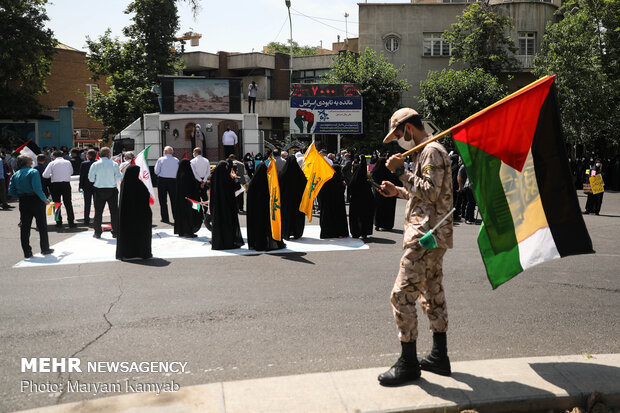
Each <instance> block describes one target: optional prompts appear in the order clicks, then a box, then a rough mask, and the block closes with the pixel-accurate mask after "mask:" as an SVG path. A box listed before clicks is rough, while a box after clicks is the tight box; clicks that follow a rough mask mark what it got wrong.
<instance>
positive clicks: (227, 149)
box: [222, 128, 239, 158]
mask: <svg viewBox="0 0 620 413" xmlns="http://www.w3.org/2000/svg"><path fill="white" fill-rule="evenodd" d="M237 143H239V138H238V137H237V134H236V133H235V132H233V131H231V130H230V128H226V132H224V134H223V135H222V145H224V155H225V157H226V158H228V157H229V156H230V155H234V154H235V152H236V151H235V147H236V146H237Z"/></svg>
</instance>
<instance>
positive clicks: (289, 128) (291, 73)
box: [284, 0, 293, 142]
mask: <svg viewBox="0 0 620 413" xmlns="http://www.w3.org/2000/svg"><path fill="white" fill-rule="evenodd" d="M284 3H285V4H286V8H287V9H288V22H289V28H290V34H291V38H290V40H289V41H290V42H291V55H290V60H289V70H290V76H289V78H288V93H289V100H290V95H291V88H292V87H293V20H292V19H291V0H284ZM288 131H289V136H290V140H291V142H292V141H293V127H292V125H291V124H290V120H289V126H288Z"/></svg>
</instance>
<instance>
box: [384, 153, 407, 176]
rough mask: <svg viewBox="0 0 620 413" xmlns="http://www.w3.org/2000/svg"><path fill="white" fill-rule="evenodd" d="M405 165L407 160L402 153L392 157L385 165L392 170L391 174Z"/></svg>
mask: <svg viewBox="0 0 620 413" xmlns="http://www.w3.org/2000/svg"><path fill="white" fill-rule="evenodd" d="M404 165H405V158H403V155H402V154H400V153H397V154H396V155H392V156H390V158H389V159H388V160H387V162H386V163H385V166H386V167H387V168H388V169H389V170H390V172H392V173H394V171H396V170H397V169H398V168H400V167H401V166H404Z"/></svg>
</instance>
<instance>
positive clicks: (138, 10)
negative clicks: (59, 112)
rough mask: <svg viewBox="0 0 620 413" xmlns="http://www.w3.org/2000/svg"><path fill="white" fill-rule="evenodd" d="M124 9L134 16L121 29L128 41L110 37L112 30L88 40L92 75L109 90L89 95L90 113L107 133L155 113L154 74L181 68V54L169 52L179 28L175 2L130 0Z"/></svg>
mask: <svg viewBox="0 0 620 413" xmlns="http://www.w3.org/2000/svg"><path fill="white" fill-rule="evenodd" d="M125 13H127V14H133V15H134V16H133V18H132V21H133V24H131V25H130V26H128V27H125V28H124V29H123V34H124V35H125V36H126V37H127V39H128V40H127V41H124V42H122V41H120V40H119V39H118V38H112V36H111V32H110V30H107V31H106V32H105V34H104V35H103V36H100V37H99V39H97V40H96V41H94V40H91V39H90V38H87V44H88V48H89V50H90V53H89V57H88V67H89V69H90V70H91V71H92V72H93V79H94V80H98V79H100V78H104V79H105V81H106V83H107V84H108V86H109V92H108V93H105V94H104V93H102V92H101V91H97V92H96V93H95V95H94V96H93V97H92V98H91V99H89V101H88V113H89V114H90V115H91V116H92V117H93V118H95V119H98V120H101V122H102V123H103V124H104V125H105V126H106V128H107V130H106V132H107V133H111V134H115V133H118V132H120V131H121V130H122V129H124V128H125V127H126V126H127V125H129V124H130V123H131V122H133V121H134V120H136V119H137V118H139V117H140V116H142V114H143V113H148V112H158V111H159V106H158V104H157V99H156V96H155V95H154V94H152V93H151V92H150V90H151V87H152V85H153V84H154V82H155V80H156V79H157V75H173V74H176V73H177V72H178V71H179V69H180V68H181V67H182V61H181V56H180V54H179V53H176V52H173V51H172V47H173V44H174V42H175V38H176V35H175V34H176V32H177V30H178V29H179V20H178V15H177V6H176V2H175V0H134V1H133V2H131V3H130V4H129V6H128V7H127V9H126V10H125Z"/></svg>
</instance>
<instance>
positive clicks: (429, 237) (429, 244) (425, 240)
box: [420, 231, 437, 250]
mask: <svg viewBox="0 0 620 413" xmlns="http://www.w3.org/2000/svg"><path fill="white" fill-rule="evenodd" d="M420 245H421V246H422V248H426V249H427V250H430V249H433V248H437V241H435V237H434V236H433V232H432V231H428V232H427V233H426V234H424V236H423V237H422V238H420Z"/></svg>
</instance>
